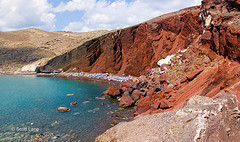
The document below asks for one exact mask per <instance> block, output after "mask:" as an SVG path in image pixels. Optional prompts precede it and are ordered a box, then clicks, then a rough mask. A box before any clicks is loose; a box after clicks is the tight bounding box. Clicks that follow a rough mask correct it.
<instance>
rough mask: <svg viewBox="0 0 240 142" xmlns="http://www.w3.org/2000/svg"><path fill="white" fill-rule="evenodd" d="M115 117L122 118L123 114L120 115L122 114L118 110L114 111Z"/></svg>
mask: <svg viewBox="0 0 240 142" xmlns="http://www.w3.org/2000/svg"><path fill="white" fill-rule="evenodd" d="M115 117H116V118H120V119H122V118H123V116H122V114H121V113H120V112H116V113H115Z"/></svg>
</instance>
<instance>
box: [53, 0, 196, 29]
mask: <svg viewBox="0 0 240 142" xmlns="http://www.w3.org/2000/svg"><path fill="white" fill-rule="evenodd" d="M200 3H201V0H134V1H132V2H126V1H125V0H116V1H114V2H110V1H107V0H99V1H96V0H72V1H69V2H67V3H61V4H60V5H59V6H58V7H56V8H55V9H54V11H55V12H64V11H74V10H80V11H83V12H84V16H83V17H79V21H80V22H79V21H78V22H77V21H72V22H70V23H69V25H67V26H66V27H65V28H64V30H67V31H81V32H84V31H89V30H102V29H116V28H117V27H126V26H131V25H135V24H138V23H141V22H144V21H146V20H149V19H151V18H154V17H157V16H159V15H161V14H163V13H167V12H172V11H176V10H179V9H182V8H186V7H190V6H193V5H200Z"/></svg>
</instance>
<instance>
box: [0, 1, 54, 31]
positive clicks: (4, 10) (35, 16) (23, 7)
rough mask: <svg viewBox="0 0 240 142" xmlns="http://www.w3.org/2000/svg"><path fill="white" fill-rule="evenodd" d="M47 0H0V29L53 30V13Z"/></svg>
mask: <svg viewBox="0 0 240 142" xmlns="http://www.w3.org/2000/svg"><path fill="white" fill-rule="evenodd" d="M51 10H52V5H50V4H49V3H48V2H47V0H0V30H2V31H11V30H19V29H24V28H30V27H34V28H40V29H43V30H54V28H55V14H53V13H51Z"/></svg>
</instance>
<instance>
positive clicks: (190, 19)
mask: <svg viewBox="0 0 240 142" xmlns="http://www.w3.org/2000/svg"><path fill="white" fill-rule="evenodd" d="M199 13H200V11H199V7H192V8H188V9H184V10H181V11H178V12H175V13H170V14H167V15H163V16H160V17H157V18H155V19H152V20H150V21H147V22H145V23H142V24H139V25H136V26H133V27H129V28H125V29H121V30H118V31H116V32H113V33H109V34H107V35H104V36H102V37H100V38H96V39H93V40H91V41H89V42H87V43H85V44H84V45H82V46H79V47H78V48H77V49H74V50H72V51H70V52H68V53H66V54H64V55H62V56H61V57H56V58H54V59H52V60H51V61H49V62H48V63H47V64H46V65H45V66H43V67H41V68H39V70H38V71H39V72H51V71H53V70H57V69H60V68H61V69H63V70H64V71H71V70H73V69H76V70H78V71H85V72H110V73H114V74H119V75H121V74H131V75H135V76H139V75H141V74H143V73H144V72H145V71H146V70H147V69H151V68H152V67H156V66H157V61H158V60H159V59H162V58H165V57H166V56H167V55H169V54H172V53H175V52H176V51H178V50H179V49H184V48H187V47H188V46H189V44H191V42H192V41H193V40H194V39H195V38H197V37H198V36H199V35H200V34H201V32H202V29H201V19H200V18H199Z"/></svg>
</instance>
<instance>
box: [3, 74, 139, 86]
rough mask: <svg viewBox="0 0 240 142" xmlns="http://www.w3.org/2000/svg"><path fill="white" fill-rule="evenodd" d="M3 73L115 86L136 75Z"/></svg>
mask: <svg viewBox="0 0 240 142" xmlns="http://www.w3.org/2000/svg"><path fill="white" fill-rule="evenodd" d="M1 75H6V76H7V75H9V76H29V75H33V76H37V77H53V78H63V79H74V80H82V81H89V82H94V83H103V84H109V85H113V86H118V85H119V84H120V83H122V82H126V81H130V80H133V79H134V78H135V77H133V76H127V77H121V76H116V75H111V74H110V75H109V74H108V73H105V74H103V73H92V74H91V73H85V72H81V73H36V72H0V76H1Z"/></svg>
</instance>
